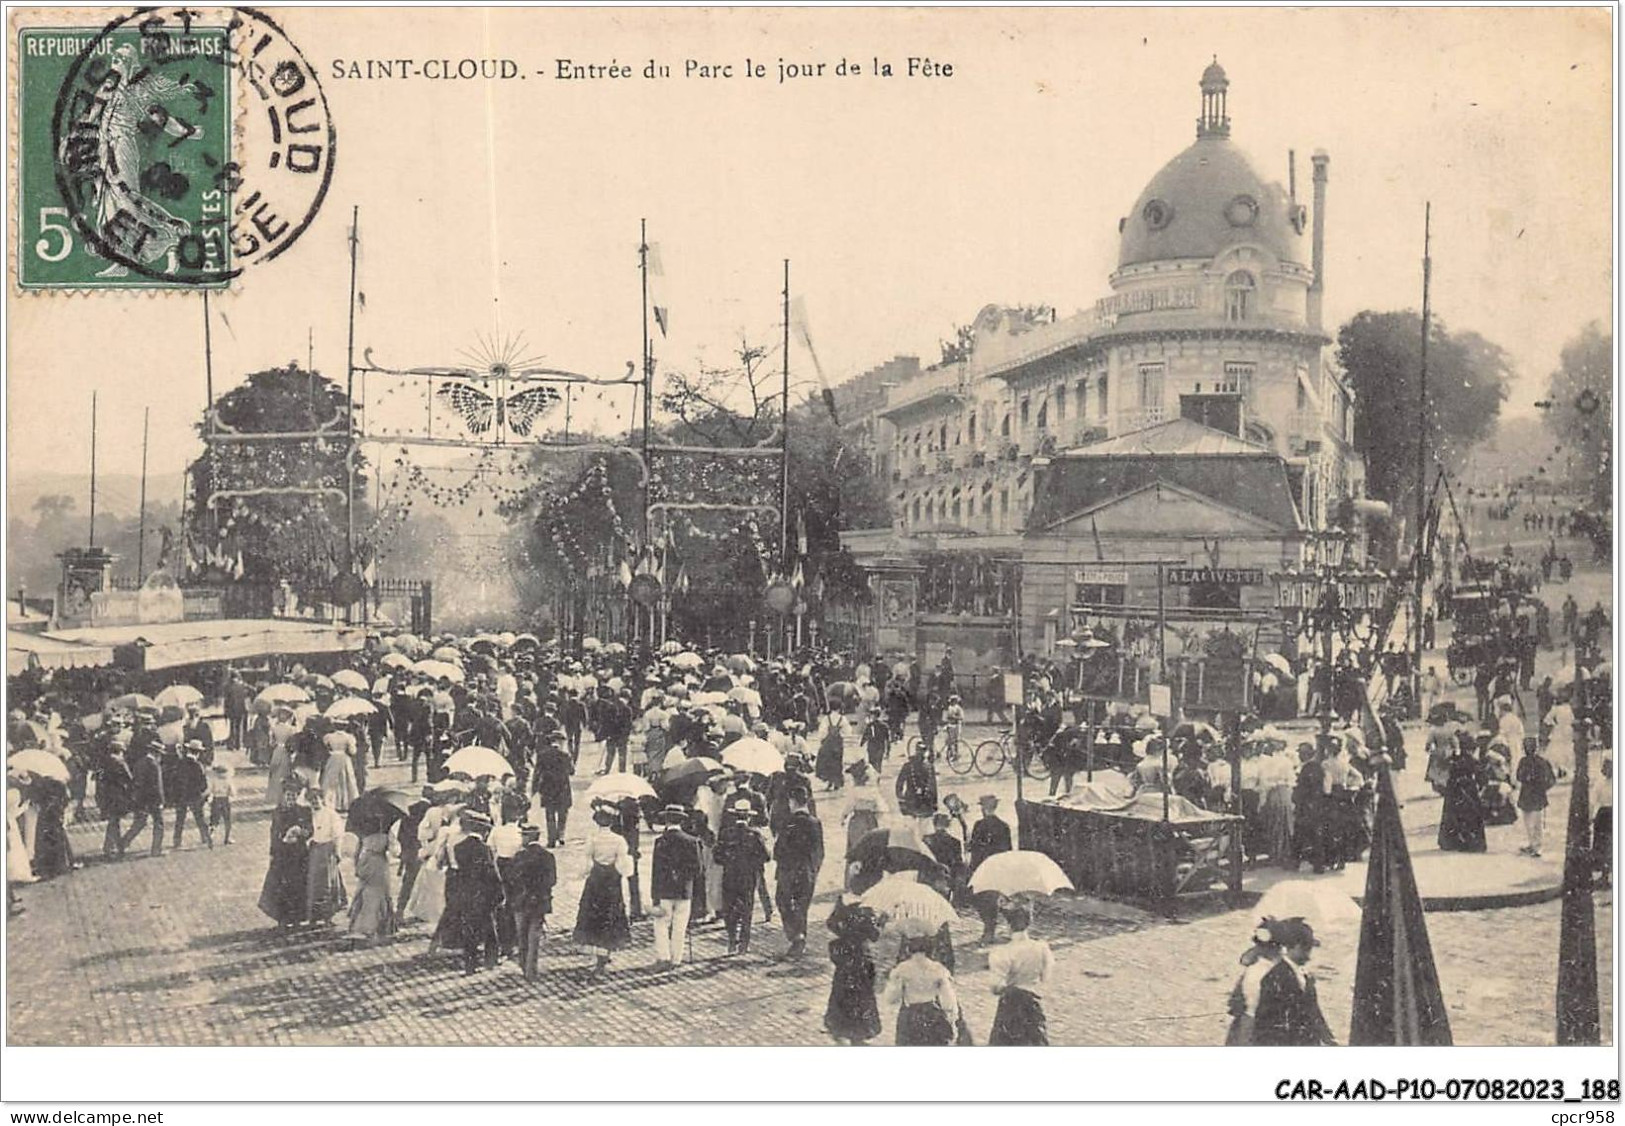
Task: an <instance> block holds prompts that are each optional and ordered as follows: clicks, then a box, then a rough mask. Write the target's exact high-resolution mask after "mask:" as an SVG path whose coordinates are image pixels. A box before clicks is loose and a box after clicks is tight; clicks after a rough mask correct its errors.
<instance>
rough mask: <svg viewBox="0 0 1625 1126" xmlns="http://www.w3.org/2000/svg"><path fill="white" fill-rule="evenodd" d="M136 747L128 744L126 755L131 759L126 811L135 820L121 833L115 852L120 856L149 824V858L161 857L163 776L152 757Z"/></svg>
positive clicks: (155, 758) (156, 760) (161, 770)
mask: <svg viewBox="0 0 1625 1126" xmlns="http://www.w3.org/2000/svg"><path fill="white" fill-rule="evenodd" d="M137 746H138V744H135V743H132V744H131V746H130V753H131V755H132V756H134V757H135V761H134V764H133V765H132V766H131V767H130V776H131V781H132V790H133V792H132V794H131V798H132V800H131V803H130V808H131V809H133V810H134V811H135V817H134V819H133V820H132V821H131V822H130V828H129V829H128V830H127V831H126V832H125V834H124V839H123V840H121V841H120V842H119V853H120V854H121V855H122V854H123V853H124V852H125V850H127V849H128V848H129V847H130V842H131V841H133V840H135V838H136V837H137V836H138V835H139V834H140V832H141V830H142V829H145V828H146V827H147V822H148V821H151V822H152V855H154V856H162V855H163V854H164V774H163V769H162V768H161V767H160V766H159V765H158V758H157V756H156V755H153V754H150V753H147V751H146V750H145V749H144V748H143V749H142V750H140V751H139V752H138V751H137Z"/></svg>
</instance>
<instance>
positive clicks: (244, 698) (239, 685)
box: [221, 669, 254, 751]
mask: <svg viewBox="0 0 1625 1126" xmlns="http://www.w3.org/2000/svg"><path fill="white" fill-rule="evenodd" d="M221 695H222V696H223V697H224V698H225V705H226V719H227V720H228V721H229V722H230V724H231V732H230V736H229V738H228V740H227V745H228V746H229V747H231V749H232V750H234V751H240V750H242V749H243V740H244V739H245V738H246V737H247V735H248V705H249V703H250V702H251V701H252V700H253V699H254V690H253V689H251V688H250V687H249V686H248V685H247V684H244V683H243V674H242V673H240V672H238V671H237V670H236V669H232V670H231V672H230V673H229V674H228V675H227V677H226V687H225V691H224V692H222V693H221Z"/></svg>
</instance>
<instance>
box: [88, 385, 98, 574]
mask: <svg viewBox="0 0 1625 1126" xmlns="http://www.w3.org/2000/svg"><path fill="white" fill-rule="evenodd" d="M87 546H90V547H95V546H96V392H94V391H92V392H91V393H90V543H89V544H88V545H87Z"/></svg>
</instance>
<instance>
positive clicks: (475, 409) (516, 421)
mask: <svg viewBox="0 0 1625 1126" xmlns="http://www.w3.org/2000/svg"><path fill="white" fill-rule="evenodd" d="M436 394H437V395H438V396H439V397H440V398H441V399H442V400H444V401H445V402H447V403H449V404H450V405H451V407H452V409H453V410H455V411H456V412H457V413H458V414H459V415H461V416H462V418H463V422H464V423H465V424H466V425H467V426H468V430H469V433H471V434H475V435H483V434H486V433H488V432H490V431H492V430H495V431H496V433H497V435H498V436H500V435H501V433H502V431H503V430H509V431H512V432H513V433H514V434H517V435H519V436H520V437H521V438H528V437H530V432H531V428H532V427H533V426H535V425H536V420H537V419H539V418H540V417H541V416H542V415H543V414H545V413H546V412H547V411H548V409H549V408H550V407H552V406H553V404H554V403H557V402H558V401H559V399H560V397H561V396H560V395H559V393H558V392H557V391H555V390H554V389H553V388H551V387H532V388H529V389H528V390H524V391H519V392H516V393H515V394H512V395H487V394H486V393H485V392H484V391H481V390H480V389H479V388H477V387H474V386H473V385H471V384H468V383H448V384H446V385H445V386H444V387H442V388H440V390H439V391H437V392H436Z"/></svg>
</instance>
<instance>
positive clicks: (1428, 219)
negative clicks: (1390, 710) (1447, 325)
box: [1411, 201, 1433, 712]
mask: <svg viewBox="0 0 1625 1126" xmlns="http://www.w3.org/2000/svg"><path fill="white" fill-rule="evenodd" d="M1432 244H1433V204H1432V202H1431V201H1430V202H1429V203H1428V204H1427V206H1426V209H1425V210H1424V211H1423V219H1422V371H1421V378H1420V380H1419V381H1418V383H1417V392H1416V554H1415V556H1414V557H1413V566H1414V568H1415V570H1416V608H1415V610H1414V611H1413V613H1412V615H1411V619H1412V620H1411V638H1412V644H1413V645H1414V646H1415V649H1416V659H1415V660H1414V661H1412V662H1411V699H1412V701H1414V702H1415V704H1416V707H1417V711H1418V712H1420V711H1421V707H1422V592H1423V591H1424V589H1425V588H1426V583H1427V577H1426V575H1425V574H1424V572H1423V569H1422V556H1423V553H1424V552H1425V550H1426V546H1427V522H1428V521H1427V456H1428V455H1427V448H1428V335H1429V330H1430V327H1431V324H1432V308H1433V307H1432V304H1431V290H1432V280H1433V257H1432Z"/></svg>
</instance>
